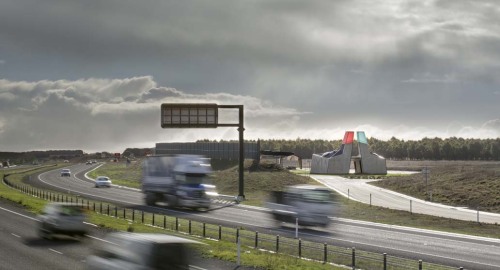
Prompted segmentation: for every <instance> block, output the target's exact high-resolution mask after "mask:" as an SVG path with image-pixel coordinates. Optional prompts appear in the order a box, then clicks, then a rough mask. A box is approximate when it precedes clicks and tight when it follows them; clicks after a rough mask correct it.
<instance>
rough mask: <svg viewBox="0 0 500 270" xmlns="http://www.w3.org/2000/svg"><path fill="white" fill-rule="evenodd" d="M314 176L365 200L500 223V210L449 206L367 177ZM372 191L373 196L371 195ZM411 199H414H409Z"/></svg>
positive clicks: (355, 198) (358, 199)
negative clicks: (394, 189) (490, 210)
mask: <svg viewBox="0 0 500 270" xmlns="http://www.w3.org/2000/svg"><path fill="white" fill-rule="evenodd" d="M311 177H312V178H313V179H315V180H316V181H318V182H320V183H322V184H323V185H325V186H327V187H329V188H331V189H333V190H335V191H337V192H338V193H340V194H342V195H343V196H345V197H349V198H350V199H352V200H356V201H359V202H362V203H366V204H369V203H370V199H371V203H372V205H376V206H381V207H386V208H391V209H397V210H404V211H410V210H411V211H412V212H413V213H419V214H426V215H432V216H439V217H446V218H452V219H459V220H466V221H478V220H479V221H480V222H482V223H492V224H494V223H497V224H500V214H495V213H489V212H483V211H479V213H478V211H475V210H470V209H465V208H460V207H453V206H447V205H442V204H437V203H432V202H428V201H424V200H419V199H415V198H412V197H410V196H407V195H404V194H401V193H397V192H393V191H390V190H386V189H382V188H379V187H377V186H373V185H370V184H368V182H370V181H374V180H368V179H347V178H344V177H340V176H335V175H311ZM370 195H371V196H370ZM410 201H411V202H410Z"/></svg>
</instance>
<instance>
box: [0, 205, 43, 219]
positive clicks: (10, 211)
mask: <svg viewBox="0 0 500 270" xmlns="http://www.w3.org/2000/svg"><path fill="white" fill-rule="evenodd" d="M0 209H1V210H4V211H6V212H9V213H12V214H16V215H18V216H21V217H25V218H29V219H31V220H34V221H40V220H38V219H36V218H32V217H30V216H27V215H23V214H20V213H18V212H14V211H12V210H9V209H5V208H3V207H0Z"/></svg>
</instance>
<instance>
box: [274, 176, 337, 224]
mask: <svg viewBox="0 0 500 270" xmlns="http://www.w3.org/2000/svg"><path fill="white" fill-rule="evenodd" d="M266 206H267V208H269V209H270V210H271V215H272V216H273V218H274V219H275V220H276V221H279V222H289V223H296V222H298V225H300V226H323V227H326V226H328V225H329V224H330V218H329V217H330V216H333V215H334V214H335V210H336V203H335V200H334V194H333V192H332V191H331V190H330V189H328V188H326V187H324V186H318V185H295V186H289V187H287V188H286V189H285V190H284V191H272V192H271V194H270V199H269V200H268V201H267V202H266Z"/></svg>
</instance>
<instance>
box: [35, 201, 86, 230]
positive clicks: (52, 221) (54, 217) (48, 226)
mask: <svg viewBox="0 0 500 270" xmlns="http://www.w3.org/2000/svg"><path fill="white" fill-rule="evenodd" d="M39 220H40V223H39V227H38V234H39V235H40V237H42V238H46V239H52V237H53V235H54V234H58V235H69V236H84V235H85V234H86V233H87V225H85V223H84V221H86V220H87V215H86V214H85V209H84V208H83V206H81V205H77V204H72V203H49V204H47V205H46V206H45V208H44V210H43V211H42V214H41V215H40V216H39Z"/></svg>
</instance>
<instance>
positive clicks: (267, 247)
mask: <svg viewBox="0 0 500 270" xmlns="http://www.w3.org/2000/svg"><path fill="white" fill-rule="evenodd" d="M21 173H26V172H21ZM16 174H17V173H16ZM9 175H12V174H4V177H3V182H4V183H5V184H6V185H7V186H9V187H11V188H14V189H17V190H19V191H21V192H23V193H25V194H28V195H31V196H34V197H37V198H40V199H43V200H46V201H50V202H66V203H74V204H78V205H81V206H82V207H84V208H86V209H87V210H88V211H92V212H94V213H97V214H101V215H106V216H109V217H113V218H116V219H123V220H127V221H128V222H131V223H132V224H133V223H138V224H144V225H150V226H153V227H156V228H160V229H164V230H169V231H175V232H179V233H184V234H189V235H192V236H197V237H203V238H206V239H213V240H218V241H228V242H234V243H237V242H238V239H239V241H240V244H241V245H244V246H247V247H250V248H254V249H259V250H262V251H267V252H273V253H280V254H285V255H289V256H293V257H297V258H302V259H308V260H313V261H316V262H320V263H323V264H333V265H344V266H348V267H350V268H351V269H384V270H399V269H404V270H413V269H415V270H417V269H418V270H423V269H426V270H427V269H429V270H451V269H463V268H462V267H460V268H457V267H451V266H445V265H438V264H433V263H428V262H423V261H422V260H413V259H407V258H401V257H395V256H391V255H388V254H386V253H383V254H380V253H374V252H369V251H363V250H358V249H356V248H354V247H352V248H345V247H340V246H334V245H329V244H327V243H318V242H312V241H307V240H302V239H300V238H299V239H295V238H290V237H284V236H280V235H271V234H267V233H261V232H258V231H250V230H246V229H244V228H241V227H238V228H233V227H226V226H221V225H218V224H210V223H205V222H199V221H194V220H190V219H185V218H179V217H174V216H168V215H164V214H160V213H158V212H148V211H144V210H138V209H133V208H127V207H120V206H117V205H114V204H111V203H107V202H101V201H95V200H91V199H87V198H82V197H80V196H78V195H72V194H64V193H59V192H54V191H49V190H44V189H39V188H35V187H32V186H29V185H26V184H22V183H16V182H14V181H10V180H8V178H7V177H8V176H9ZM129 230H133V228H132V227H129Z"/></svg>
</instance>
